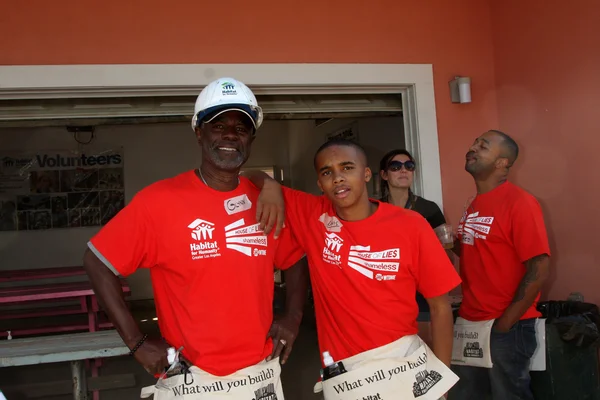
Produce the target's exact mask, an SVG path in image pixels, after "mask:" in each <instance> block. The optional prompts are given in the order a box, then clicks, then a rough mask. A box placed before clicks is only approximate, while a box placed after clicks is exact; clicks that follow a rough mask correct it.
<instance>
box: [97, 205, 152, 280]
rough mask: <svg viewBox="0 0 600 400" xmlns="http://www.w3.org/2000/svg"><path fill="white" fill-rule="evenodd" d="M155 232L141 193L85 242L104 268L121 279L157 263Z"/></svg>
mask: <svg viewBox="0 0 600 400" xmlns="http://www.w3.org/2000/svg"><path fill="white" fill-rule="evenodd" d="M155 232H156V230H155V229H153V228H152V226H151V220H150V213H149V212H148V210H147V208H146V204H145V202H144V200H143V197H142V196H141V194H137V195H136V196H135V197H134V198H133V199H132V200H131V202H130V203H129V204H128V205H127V206H126V207H125V208H123V209H122V210H121V211H120V212H119V213H118V214H117V215H115V216H114V217H113V218H112V219H111V220H110V221H109V222H108V224H106V225H105V226H104V227H103V228H102V229H101V230H100V232H98V233H97V234H96V235H95V236H94V237H93V238H92V239H91V240H90V241H89V243H88V247H89V248H90V250H91V251H92V252H94V254H96V256H97V257H98V258H99V259H100V260H102V262H104V264H106V266H107V267H109V268H110V269H112V270H113V272H118V273H119V274H121V275H122V276H128V275H131V274H132V273H134V272H135V271H136V270H137V269H138V268H150V267H153V266H154V265H155V264H156V259H157V254H156V252H157V240H156V234H155Z"/></svg>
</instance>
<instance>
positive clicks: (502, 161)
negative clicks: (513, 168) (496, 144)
mask: <svg viewBox="0 0 600 400" xmlns="http://www.w3.org/2000/svg"><path fill="white" fill-rule="evenodd" d="M509 167H510V161H509V160H508V158H506V157H501V158H499V159H497V160H496V168H502V169H504V168H509Z"/></svg>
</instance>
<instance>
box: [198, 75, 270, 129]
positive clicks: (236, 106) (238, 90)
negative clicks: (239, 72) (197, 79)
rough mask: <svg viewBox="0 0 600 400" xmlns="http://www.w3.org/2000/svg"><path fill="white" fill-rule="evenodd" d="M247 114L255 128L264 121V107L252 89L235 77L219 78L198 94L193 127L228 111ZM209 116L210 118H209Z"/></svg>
mask: <svg viewBox="0 0 600 400" xmlns="http://www.w3.org/2000/svg"><path fill="white" fill-rule="evenodd" d="M232 110H236V111H240V112H243V113H244V114H246V115H247V116H248V117H249V118H250V120H251V121H252V124H253V125H254V128H255V129H258V128H259V127H260V125H261V124H262V121H263V112H262V108H260V107H259V106H258V102H257V101H256V97H255V96H254V93H252V90H250V88H248V86H246V85H244V84H243V83H242V82H240V81H238V80H235V79H233V78H219V79H217V80H216V81H212V82H211V83H209V84H208V85H207V86H206V87H205V88H204V89H202V91H201V92H200V94H199V95H198V98H197V99H196V105H195V107H194V117H193V118H192V129H195V128H196V127H197V126H198V124H199V123H200V122H210V121H212V120H213V119H215V118H216V117H217V116H219V115H221V114H223V113H225V112H227V111H232ZM207 117H208V119H207Z"/></svg>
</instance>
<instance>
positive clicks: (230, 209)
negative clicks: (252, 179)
mask: <svg viewBox="0 0 600 400" xmlns="http://www.w3.org/2000/svg"><path fill="white" fill-rule="evenodd" d="M223 205H224V206H225V211H226V212H227V214H229V215H232V214H236V213H239V212H242V211H246V210H249V209H250V208H252V202H251V201H250V199H249V198H248V196H246V195H245V194H242V195H240V196H236V197H232V198H231V199H227V200H225V201H224V203H223Z"/></svg>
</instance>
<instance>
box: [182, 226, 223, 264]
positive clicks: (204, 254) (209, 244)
mask: <svg viewBox="0 0 600 400" xmlns="http://www.w3.org/2000/svg"><path fill="white" fill-rule="evenodd" d="M188 228H189V229H191V230H192V232H191V236H192V239H194V240H196V241H197V243H190V252H191V255H192V260H199V259H202V258H209V257H218V256H220V255H221V254H220V253H219V245H218V243H217V241H216V240H213V232H214V230H215V224H213V223H212V222H209V221H205V220H203V219H200V218H196V220H194V222H192V223H191V224H189V225H188Z"/></svg>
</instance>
